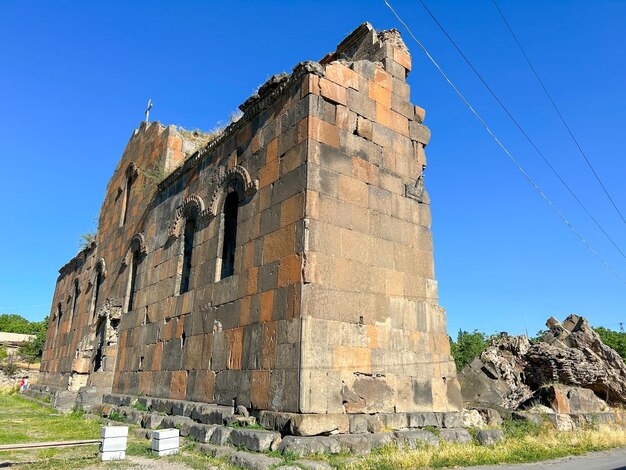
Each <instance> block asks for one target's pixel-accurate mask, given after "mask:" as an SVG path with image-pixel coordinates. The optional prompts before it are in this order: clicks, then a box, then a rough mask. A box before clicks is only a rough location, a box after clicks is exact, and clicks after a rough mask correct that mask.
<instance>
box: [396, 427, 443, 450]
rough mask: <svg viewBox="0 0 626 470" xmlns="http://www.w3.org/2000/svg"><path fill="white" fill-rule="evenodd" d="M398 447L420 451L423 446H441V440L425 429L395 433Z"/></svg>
mask: <svg viewBox="0 0 626 470" xmlns="http://www.w3.org/2000/svg"><path fill="white" fill-rule="evenodd" d="M393 435H394V436H395V438H396V440H397V442H398V445H400V446H404V447H408V448H409V449H418V448H420V447H423V446H436V445H439V438H438V437H437V436H435V435H434V434H433V433H432V432H430V431H425V430H423V429H417V430H411V431H396V432H394V433H393Z"/></svg>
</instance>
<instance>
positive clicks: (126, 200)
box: [120, 174, 133, 227]
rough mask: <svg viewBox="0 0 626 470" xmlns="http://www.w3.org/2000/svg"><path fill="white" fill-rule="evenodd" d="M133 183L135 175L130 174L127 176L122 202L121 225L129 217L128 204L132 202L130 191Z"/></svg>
mask: <svg viewBox="0 0 626 470" xmlns="http://www.w3.org/2000/svg"><path fill="white" fill-rule="evenodd" d="M132 185H133V175H132V174H129V175H128V176H127V177H126V187H125V188H124V201H123V202H122V219H121V220H120V227H121V226H122V225H124V224H125V223H126V218H127V217H128V205H129V202H130V191H131V187H132Z"/></svg>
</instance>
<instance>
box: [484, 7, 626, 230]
mask: <svg viewBox="0 0 626 470" xmlns="http://www.w3.org/2000/svg"><path fill="white" fill-rule="evenodd" d="M492 1H493V4H494V6H495V7H496V10H498V13H500V17H501V18H502V21H504V24H505V25H506V27H507V28H508V30H509V32H510V33H511V36H513V39H514V40H515V43H516V44H517V47H519V50H520V51H521V53H522V55H523V56H524V59H526V62H527V63H528V65H529V67H530V69H531V70H532V71H533V74H534V75H535V78H536V79H537V81H538V82H539V84H540V85H541V88H542V89H543V91H544V93H545V94H546V96H547V97H548V100H549V101H550V104H551V105H552V107H553V108H554V111H556V114H557V115H558V116H559V119H560V120H561V122H562V123H563V125H564V126H565V129H567V133H568V134H569V135H570V137H571V138H572V140H573V141H574V144H576V147H578V150H579V152H580V154H581V155H582V157H583V159H584V160H585V162H587V166H588V167H589V169H590V170H591V172H592V173H593V175H594V176H595V177H596V180H597V181H598V184H599V185H600V186H601V187H602V190H603V191H604V194H606V197H607V198H608V199H609V201H611V204H612V205H613V207H614V208H615V211H616V212H617V213H618V214H619V216H620V218H621V219H622V222H623V223H624V224H625V225H626V219H624V216H623V215H622V213H621V211H620V210H619V209H618V207H617V204H615V201H614V200H613V198H612V197H611V195H610V194H609V191H608V190H607V189H606V186H604V183H602V180H601V179H600V176H599V175H598V173H597V172H596V170H595V169H594V167H593V165H592V164H591V162H590V161H589V158H588V157H587V154H586V153H585V151H584V150H583V149H582V147H581V146H580V144H579V143H578V140H577V139H576V137H574V133H573V132H572V129H571V128H570V126H569V125H568V124H567V121H565V118H564V117H563V114H562V113H561V111H560V110H559V108H558V107H557V105H556V103H555V102H554V100H553V99H552V96H551V95H550V93H549V92H548V89H547V88H546V86H545V85H544V83H543V80H541V77H539V74H538V73H537V70H536V69H535V67H534V66H533V64H532V62H531V61H530V58H529V57H528V55H527V54H526V52H525V51H524V48H523V47H522V45H521V43H520V42H519V41H518V39H517V36H516V35H515V33H514V32H513V28H511V25H510V24H509V22H508V21H507V20H506V17H505V16H504V13H503V12H502V10H501V9H500V7H499V6H498V4H497V3H496V0H492Z"/></svg>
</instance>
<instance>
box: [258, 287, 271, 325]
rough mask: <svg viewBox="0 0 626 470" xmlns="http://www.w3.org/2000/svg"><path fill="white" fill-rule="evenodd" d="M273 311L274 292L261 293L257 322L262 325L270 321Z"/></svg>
mask: <svg viewBox="0 0 626 470" xmlns="http://www.w3.org/2000/svg"><path fill="white" fill-rule="evenodd" d="M273 311H274V291H273V290H268V291H265V292H263V293H261V306H260V308H259V322H260V323H264V322H268V321H271V320H272V312H273Z"/></svg>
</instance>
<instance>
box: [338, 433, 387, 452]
mask: <svg viewBox="0 0 626 470" xmlns="http://www.w3.org/2000/svg"><path fill="white" fill-rule="evenodd" d="M332 438H333V439H335V440H336V441H337V442H338V443H339V445H340V446H341V450H342V451H344V452H352V453H353V454H367V453H369V452H370V451H371V450H372V449H376V448H377V447H383V446H384V445H387V444H390V443H392V442H393V435H392V434H391V433H377V434H338V435H336V436H333V437H332Z"/></svg>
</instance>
